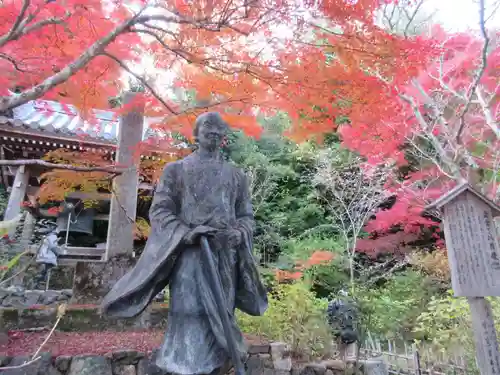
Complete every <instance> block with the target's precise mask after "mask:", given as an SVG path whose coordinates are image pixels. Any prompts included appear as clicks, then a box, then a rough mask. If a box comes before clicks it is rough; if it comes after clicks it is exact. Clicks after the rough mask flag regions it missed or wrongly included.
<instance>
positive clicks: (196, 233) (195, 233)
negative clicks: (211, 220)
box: [184, 225, 217, 245]
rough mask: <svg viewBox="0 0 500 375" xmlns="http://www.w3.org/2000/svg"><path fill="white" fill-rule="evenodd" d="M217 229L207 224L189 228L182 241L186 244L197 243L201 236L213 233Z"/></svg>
mask: <svg viewBox="0 0 500 375" xmlns="http://www.w3.org/2000/svg"><path fill="white" fill-rule="evenodd" d="M216 231H217V229H215V228H212V227H209V226H208V225H199V226H197V227H196V228H193V229H191V230H190V231H189V232H188V233H187V234H186V235H185V236H184V242H186V243H187V244H188V245H193V244H195V243H197V242H198V241H199V239H200V237H201V236H210V235H213V234H214V233H215V232H216Z"/></svg>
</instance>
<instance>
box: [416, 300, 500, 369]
mask: <svg viewBox="0 0 500 375" xmlns="http://www.w3.org/2000/svg"><path fill="white" fill-rule="evenodd" d="M487 299H488V300H489V301H490V303H491V308H492V310H493V317H494V319H495V326H496V329H497V331H498V330H499V329H500V300H499V299H498V298H493V297H487ZM414 331H415V333H416V334H417V335H418V337H419V338H420V339H421V340H422V341H424V340H425V343H426V344H428V345H430V346H431V348H432V350H434V351H440V352H443V353H446V352H447V353H453V352H455V353H456V352H457V351H458V353H457V354H461V355H465V357H466V358H467V359H468V362H469V363H471V364H475V348H474V347H475V346H474V337H473V331H472V321H471V315H470V309H469V304H468V303H467V299H466V298H465V297H454V296H453V291H451V290H449V291H448V293H447V295H445V296H440V297H432V299H431V301H430V302H429V304H428V306H427V309H426V310H425V311H424V312H422V313H421V314H420V315H419V316H418V318H417V322H416V326H415V328H414Z"/></svg>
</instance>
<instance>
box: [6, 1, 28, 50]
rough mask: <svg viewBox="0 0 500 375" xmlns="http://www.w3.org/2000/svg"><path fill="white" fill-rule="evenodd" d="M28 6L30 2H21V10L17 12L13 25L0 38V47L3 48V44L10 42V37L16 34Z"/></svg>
mask: <svg viewBox="0 0 500 375" xmlns="http://www.w3.org/2000/svg"><path fill="white" fill-rule="evenodd" d="M29 6H30V1H29V0H23V6H22V8H21V11H20V12H19V15H18V16H17V18H16V20H15V21H14V24H13V25H12V27H11V29H10V30H9V31H8V32H7V33H6V34H4V35H2V36H1V37H0V47H3V46H4V45H5V44H7V42H9V41H10V40H12V36H13V35H15V34H16V33H17V30H18V28H19V25H20V24H21V22H22V21H23V19H24V15H25V14H26V11H27V10H28V8H29Z"/></svg>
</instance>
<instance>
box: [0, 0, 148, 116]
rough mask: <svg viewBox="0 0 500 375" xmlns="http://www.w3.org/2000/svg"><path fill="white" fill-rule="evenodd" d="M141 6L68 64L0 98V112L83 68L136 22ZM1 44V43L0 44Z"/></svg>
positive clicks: (28, 98)
mask: <svg viewBox="0 0 500 375" xmlns="http://www.w3.org/2000/svg"><path fill="white" fill-rule="evenodd" d="M146 7H147V6H145V7H143V8H142V9H141V10H140V11H139V12H138V13H137V14H136V15H135V16H133V17H131V18H129V19H128V20H126V21H124V22H122V23H121V24H120V25H118V26H117V27H116V28H115V29H114V30H113V31H111V32H110V33H109V34H108V35H106V36H105V37H103V38H101V39H100V40H98V41H96V42H95V43H93V44H92V45H91V46H90V47H89V48H88V49H87V50H86V51H85V52H84V53H82V54H81V55H80V56H79V57H78V58H77V59H76V60H75V61H73V62H72V63H70V64H68V65H67V66H66V67H64V68H63V69H61V70H60V71H59V72H57V73H56V74H54V75H52V76H51V77H49V78H47V79H45V80H44V81H43V82H41V83H40V84H38V85H36V86H34V87H32V88H30V89H28V90H26V91H24V92H23V93H22V94H20V95H16V96H8V97H2V98H0V112H5V111H7V110H8V109H11V108H15V107H18V106H20V105H22V104H25V103H27V102H29V101H31V100H35V99H37V98H39V97H41V96H42V95H44V94H45V93H47V92H48V91H49V90H51V89H52V88H54V87H56V86H57V85H60V84H61V83H64V82H66V81H67V80H68V79H70V77H72V76H73V75H74V74H75V73H77V72H78V71H80V70H81V69H83V68H85V67H86V66H87V65H88V64H89V63H90V62H91V61H92V60H93V59H94V58H95V57H96V56H98V55H100V54H101V53H102V52H103V51H104V49H105V48H106V47H107V46H108V45H109V44H111V43H112V42H113V41H114V40H116V38H117V37H118V36H119V35H120V34H123V33H124V32H125V31H127V30H128V29H129V28H130V27H131V26H132V25H133V24H134V23H136V22H138V21H137V20H138V19H139V18H140V15H141V13H142V12H143V11H144V10H145V9H146ZM0 46H1V45H0Z"/></svg>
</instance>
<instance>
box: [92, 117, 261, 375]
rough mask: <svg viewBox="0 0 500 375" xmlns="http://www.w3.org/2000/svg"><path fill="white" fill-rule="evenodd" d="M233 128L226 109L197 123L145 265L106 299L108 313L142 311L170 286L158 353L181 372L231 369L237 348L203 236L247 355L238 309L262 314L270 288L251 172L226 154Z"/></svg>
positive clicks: (159, 210) (153, 213) (154, 211)
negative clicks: (263, 270) (259, 249)
mask: <svg viewBox="0 0 500 375" xmlns="http://www.w3.org/2000/svg"><path fill="white" fill-rule="evenodd" d="M227 131H228V126H227V124H226V123H225V122H224V121H223V120H222V117H221V116H220V115H219V114H218V113H205V114H202V115H201V116H199V117H198V118H197V120H196V123H195V129H194V135H195V138H196V139H197V142H198V146H199V147H198V150H196V151H195V152H194V153H192V154H191V155H189V156H187V157H186V158H184V159H182V160H179V161H176V162H173V163H169V164H168V165H167V166H166V167H165V169H164V171H163V175H162V177H161V179H160V183H159V185H158V188H157V191H156V193H155V196H154V199H153V203H152V206H151V210H150V220H151V234H150V237H149V239H148V242H147V244H146V248H145V249H144V252H143V253H142V255H141V257H140V258H139V260H138V262H137V265H136V266H135V267H134V268H133V269H132V270H131V271H130V272H129V273H128V274H126V275H125V276H124V277H123V278H122V279H120V280H119V281H118V282H117V283H116V284H115V285H114V287H113V289H112V290H111V291H110V292H109V294H108V295H107V296H106V297H105V298H104V301H103V303H102V306H101V308H102V312H103V313H104V314H107V315H109V316H113V317H124V318H126V317H134V316H136V315H138V314H140V313H141V312H142V311H143V310H144V309H145V308H146V307H147V306H148V304H149V303H150V302H151V301H152V299H153V298H154V297H155V296H156V295H157V294H158V293H159V292H160V291H161V290H162V289H163V288H164V287H165V286H166V285H167V284H168V285H169V291H170V303H169V316H168V324H167V327H168V328H167V332H166V335H165V339H164V342H163V345H162V346H161V348H160V350H159V352H158V355H157V357H156V364H157V365H158V367H160V368H161V369H163V370H165V371H167V372H169V373H174V374H182V375H191V374H212V373H214V374H215V373H217V372H224V371H226V370H228V369H229V368H228V365H229V364H230V359H229V358H230V357H229V351H228V347H227V343H226V338H225V336H224V331H223V327H222V322H221V319H220V316H219V315H218V313H217V307H216V305H215V299H214V295H213V292H212V290H211V288H210V287H209V285H210V283H209V282H208V280H209V279H208V277H209V274H208V272H207V268H206V267H207V265H206V264H204V263H203V262H202V260H201V259H202V258H201V253H200V252H201V249H200V236H202V235H204V236H207V237H208V239H209V244H210V247H211V249H212V253H213V257H214V262H215V264H216V267H217V271H218V274H219V278H220V281H221V285H222V289H223V292H224V294H225V299H226V301H227V311H228V315H229V318H230V322H231V325H232V328H233V329H232V331H233V335H234V336H235V337H236V342H237V346H238V351H239V352H240V354H241V357H242V360H245V358H246V355H247V354H246V346H245V343H244V339H243V336H242V334H241V331H240V330H239V329H238V327H237V325H236V321H235V316H234V312H235V308H238V309H240V310H242V311H243V312H245V313H247V314H250V315H262V314H263V313H264V312H265V310H266V308H267V294H266V289H265V287H264V285H263V284H262V282H261V279H260V275H259V272H258V269H257V266H256V263H255V261H254V258H253V254H252V233H253V227H254V220H253V212H252V204H251V198H250V194H249V193H250V192H249V186H248V182H247V178H246V176H245V174H244V172H243V171H241V170H240V169H238V168H236V167H235V166H233V165H232V164H230V163H229V162H227V161H224V160H223V158H222V157H221V153H220V145H221V144H222V142H223V140H224V138H225V136H226V133H227Z"/></svg>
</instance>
